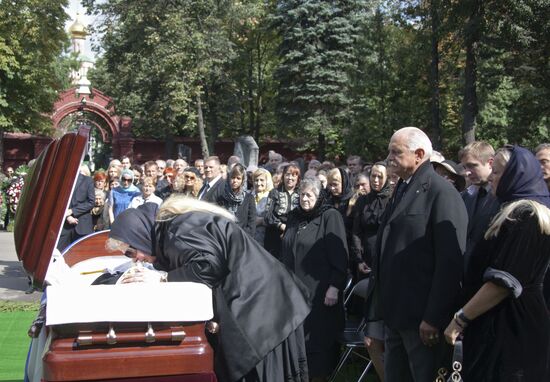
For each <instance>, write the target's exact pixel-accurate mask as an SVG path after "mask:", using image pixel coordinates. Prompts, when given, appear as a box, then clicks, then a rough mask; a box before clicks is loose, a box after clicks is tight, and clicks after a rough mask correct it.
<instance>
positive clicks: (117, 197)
mask: <svg viewBox="0 0 550 382" xmlns="http://www.w3.org/2000/svg"><path fill="white" fill-rule="evenodd" d="M120 183H121V185H120V186H118V187H116V188H113V189H112V190H111V193H110V194H109V222H110V224H113V221H114V220H115V218H116V217H117V216H118V215H119V214H120V213H121V212H122V211H124V210H125V209H126V208H128V206H129V205H130V202H131V201H132V199H133V198H134V197H136V196H139V195H141V192H140V191H139V189H138V188H137V187H136V186H134V172H133V171H132V170H128V169H124V170H122V176H121V178H120Z"/></svg>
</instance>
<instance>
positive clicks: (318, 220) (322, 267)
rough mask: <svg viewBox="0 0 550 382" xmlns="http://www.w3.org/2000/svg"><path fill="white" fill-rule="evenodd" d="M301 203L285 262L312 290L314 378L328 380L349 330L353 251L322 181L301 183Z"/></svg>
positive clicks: (309, 327)
mask: <svg viewBox="0 0 550 382" xmlns="http://www.w3.org/2000/svg"><path fill="white" fill-rule="evenodd" d="M299 195H300V205H299V207H298V208H296V209H295V210H293V211H292V212H290V214H289V217H288V225H287V229H286V231H285V235H284V238H283V250H282V261H283V262H284V264H285V265H286V266H287V267H288V268H289V269H290V270H292V271H293V272H294V273H295V274H296V276H298V278H299V279H300V280H301V281H302V282H303V283H304V284H305V285H306V286H307V287H308V289H309V291H310V294H311V296H312V310H311V313H310V314H309V316H308V317H307V319H306V322H305V324H304V331H305V335H306V351H307V361H308V369H309V375H310V377H311V378H312V379H313V380H318V381H321V380H324V379H325V378H326V377H327V376H328V375H329V374H330V373H331V371H332V370H333V369H334V367H335V364H336V360H337V356H338V351H339V346H338V342H337V338H338V335H339V334H340V332H341V331H342V330H343V329H344V321H345V319H344V304H343V301H342V290H343V288H344V286H345V283H346V278H347V265H348V262H347V261H348V248H347V244H346V233H345V230H344V222H343V220H342V216H341V215H340V214H339V213H338V211H337V210H335V209H334V208H333V207H332V206H330V205H329V204H327V203H326V202H325V197H324V191H323V192H322V191H321V182H319V180H318V179H312V178H306V179H304V180H303V181H302V182H301V183H300V190H299Z"/></svg>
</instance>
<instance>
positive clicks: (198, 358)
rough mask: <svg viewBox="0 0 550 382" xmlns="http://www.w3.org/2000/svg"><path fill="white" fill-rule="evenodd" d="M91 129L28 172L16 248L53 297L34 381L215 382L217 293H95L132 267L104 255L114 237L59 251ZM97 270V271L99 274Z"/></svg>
mask: <svg viewBox="0 0 550 382" xmlns="http://www.w3.org/2000/svg"><path fill="white" fill-rule="evenodd" d="M88 133H89V130H88V129H87V128H80V129H79V130H78V132H77V133H69V134H66V135H64V136H63V137H62V138H61V139H56V140H54V141H53V142H52V143H51V144H50V145H49V146H48V147H47V148H46V149H45V150H44V152H42V154H41V155H40V156H39V157H38V158H37V160H36V162H35V164H34V166H32V168H31V169H30V171H29V174H28V176H27V179H26V184H25V187H24V189H23V193H22V196H21V200H20V204H19V206H18V210H17V217H16V225H15V230H14V236H15V245H16V250H17V254H18V257H19V259H20V260H21V261H22V263H23V267H24V268H25V270H26V271H27V272H28V274H29V275H30V276H31V277H32V280H33V284H34V286H35V287H38V288H43V289H44V291H45V293H44V296H46V297H45V298H44V299H43V306H42V309H41V312H40V313H39V317H38V318H37V320H36V321H35V323H33V326H32V327H31V330H30V331H29V334H30V335H32V337H33V341H32V344H31V349H30V351H29V357H28V360H27V367H26V370H25V372H26V377H27V378H28V379H29V380H38V381H40V380H44V381H77V380H89V381H121V380H131V381H185V382H203V381H208V382H212V381H216V377H215V374H214V372H213V351H212V348H211V347H210V345H209V343H208V341H207V339H206V333H205V326H206V323H207V321H208V320H210V319H211V318H212V315H213V314H212V292H211V290H210V289H209V288H208V287H207V286H205V285H202V284H196V283H151V284H149V283H140V284H121V285H97V286H92V285H90V284H91V283H92V281H93V280H94V279H95V278H97V277H98V276H99V275H100V274H101V272H102V271H103V270H106V269H113V268H114V267H116V266H118V265H121V264H123V263H125V262H128V260H129V259H127V258H125V257H124V256H113V254H110V253H108V252H106V250H105V240H106V239H107V237H108V232H100V233H96V234H92V235H90V236H87V237H85V238H83V239H81V240H79V241H78V242H76V243H74V244H73V245H72V246H70V247H69V248H68V249H66V250H65V252H64V253H63V254H60V253H59V252H58V251H57V249H56V245H57V242H58V240H59V235H60V232H61V228H62V225H63V221H64V219H65V211H66V209H67V207H68V206H69V202H70V199H71V194H72V192H73V189H74V186H75V183H76V177H77V174H78V172H79V167H80V164H81V161H82V158H83V155H84V152H85V148H86V145H87V141H88ZM96 271H97V272H96Z"/></svg>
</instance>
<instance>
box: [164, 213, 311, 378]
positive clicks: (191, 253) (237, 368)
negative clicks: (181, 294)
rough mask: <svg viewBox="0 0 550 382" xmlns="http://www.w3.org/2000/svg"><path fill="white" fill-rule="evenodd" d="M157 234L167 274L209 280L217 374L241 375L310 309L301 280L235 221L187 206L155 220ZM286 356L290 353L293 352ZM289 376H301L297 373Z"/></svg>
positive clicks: (174, 278)
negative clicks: (188, 209)
mask: <svg viewBox="0 0 550 382" xmlns="http://www.w3.org/2000/svg"><path fill="white" fill-rule="evenodd" d="M155 236H156V239H157V243H159V244H157V250H156V255H157V261H158V262H159V266H160V267H161V268H163V269H164V270H166V271H167V272H168V280H169V281H193V282H199V283H204V284H206V285H208V286H210V287H212V288H213V293H214V313H215V318H214V319H215V320H217V321H218V322H219V324H220V332H219V333H218V344H217V346H216V348H215V355H216V356H215V369H216V374H217V376H218V380H219V381H220V382H224V381H236V380H239V379H241V378H243V376H245V375H246V374H247V373H248V372H250V371H251V370H252V369H253V368H254V367H255V366H256V365H258V364H259V363H260V362H261V361H262V360H263V359H264V358H265V357H266V356H267V355H268V353H270V352H272V351H273V350H274V349H275V347H277V346H278V345H280V344H281V343H282V342H283V341H285V339H286V338H288V337H289V336H290V335H292V333H293V332H294V331H295V330H296V329H297V328H299V326H300V325H301V324H302V322H303V321H304V320H305V318H306V316H307V315H308V313H309V311H310V307H309V303H308V296H307V290H306V289H305V287H304V286H303V285H302V284H301V283H300V282H299V281H298V280H296V278H295V276H294V275H293V274H291V273H290V272H289V271H288V270H287V269H286V268H285V266H284V265H283V264H281V263H280V262H279V261H278V260H276V259H275V258H273V256H271V255H270V254H269V253H267V252H266V251H265V250H264V249H263V248H262V247H261V246H260V245H259V244H258V243H257V242H256V241H255V240H254V239H253V238H251V237H250V236H249V235H247V234H245V233H244V231H243V230H242V229H241V228H240V227H238V226H237V225H236V224H235V223H232V222H230V221H228V220H227V219H225V218H222V217H219V216H215V215H212V214H209V213H205V212H191V213H186V214H183V215H180V216H177V217H176V218H174V219H172V220H169V221H166V222H162V223H157V225H156V235H155ZM286 356H287V358H288V359H291V356H292V354H288V353H287V355H286ZM279 361H280V362H283V361H284V360H279ZM264 366H265V367H269V365H264ZM294 367H298V365H294ZM281 370H282V369H281ZM285 370H287V372H288V373H289V375H290V374H291V373H292V374H294V373H295V370H292V369H288V368H287V369H285ZM293 378H296V379H298V377H297V375H296V374H294V377H293ZM292 380H294V379H292Z"/></svg>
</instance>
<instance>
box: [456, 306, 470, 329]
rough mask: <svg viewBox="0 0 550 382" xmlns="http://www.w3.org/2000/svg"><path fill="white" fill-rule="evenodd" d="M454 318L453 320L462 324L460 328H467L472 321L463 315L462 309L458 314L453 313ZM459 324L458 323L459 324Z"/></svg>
mask: <svg viewBox="0 0 550 382" xmlns="http://www.w3.org/2000/svg"><path fill="white" fill-rule="evenodd" d="M454 318H455V320H460V321H461V322H462V323H464V324H463V325H461V326H464V327H466V326H468V325H469V324H470V323H471V322H472V320H470V319H469V318H468V317H466V315H465V314H464V311H463V310H462V309H460V310H459V311H458V312H456V313H455V315H454ZM459 324H460V322H459Z"/></svg>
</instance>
